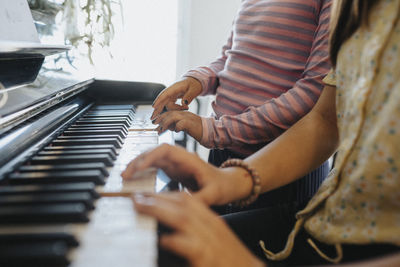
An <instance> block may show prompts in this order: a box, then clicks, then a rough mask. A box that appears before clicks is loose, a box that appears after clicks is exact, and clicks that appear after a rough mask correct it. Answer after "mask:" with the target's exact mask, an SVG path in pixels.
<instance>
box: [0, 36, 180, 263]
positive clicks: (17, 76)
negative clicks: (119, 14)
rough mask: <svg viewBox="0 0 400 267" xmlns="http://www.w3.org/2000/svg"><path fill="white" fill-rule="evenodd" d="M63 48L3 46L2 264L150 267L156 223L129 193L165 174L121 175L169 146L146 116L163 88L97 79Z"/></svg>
mask: <svg viewBox="0 0 400 267" xmlns="http://www.w3.org/2000/svg"><path fill="white" fill-rule="evenodd" d="M68 49H69V47H65V46H51V45H47V46H46V45H41V44H40V43H32V42H26V41H25V42H20V41H15V40H14V41H4V40H0V266H30V267H32V266H51V267H55V266H70V267H88V266H96V267H102V266H104V267H105V266H107V267H109V266H118V267H125V266H129V267H133V266H142V267H146V266H149V267H152V266H157V253H158V252H157V223H156V222H155V221H154V220H153V219H151V218H147V217H145V216H142V215H139V214H137V213H136V212H135V210H134V207H133V204H132V201H131V198H130V196H131V194H132V193H133V192H155V191H160V190H162V189H163V188H165V186H166V184H167V183H168V178H167V177H166V176H165V175H163V174H162V173H160V172H157V171H156V170H149V171H148V172H147V173H145V174H143V175H142V176H143V177H140V178H139V179H136V180H134V181H129V182H126V181H123V180H122V178H121V176H120V173H121V172H122V170H124V169H125V167H126V165H127V164H128V163H129V162H130V161H131V160H132V159H133V158H135V157H136V156H137V155H139V154H140V153H142V152H143V151H146V150H148V149H150V148H152V147H155V146H157V145H158V144H160V143H164V142H166V143H173V138H172V134H171V133H166V134H163V135H161V136H159V135H158V134H157V132H156V131H154V126H153V125H152V124H151V122H150V120H149V118H150V115H151V112H152V108H151V105H150V104H151V102H152V101H153V100H154V98H155V97H156V96H157V95H158V93H159V92H160V91H161V90H162V89H163V88H164V86H163V85H162V84H158V83H148V82H128V81H111V80H98V79H95V78H94V77H93V76H91V75H88V74H87V73H86V72H84V71H82V70H80V69H74V68H73V67H72V68H71V66H70V65H69V64H68V63H65V64H61V63H60V62H59V60H60V59H61V57H60V53H61V55H62V54H63V53H65V51H67V50H68ZM62 60H65V57H64V58H62ZM56 61H57V64H55V62H56ZM60 61H61V60H60Z"/></svg>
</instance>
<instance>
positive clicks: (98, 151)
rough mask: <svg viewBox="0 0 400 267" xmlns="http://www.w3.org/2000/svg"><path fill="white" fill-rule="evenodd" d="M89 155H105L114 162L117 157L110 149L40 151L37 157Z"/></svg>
mask: <svg viewBox="0 0 400 267" xmlns="http://www.w3.org/2000/svg"><path fill="white" fill-rule="evenodd" d="M91 154H95V155H97V154H107V155H108V156H110V158H111V159H113V160H115V159H116V158H117V155H115V153H114V152H113V151H112V150H111V149H83V150H78V149H76V150H64V151H62V150H58V151H57V150H55V151H40V152H39V153H38V154H37V155H38V156H57V155H91Z"/></svg>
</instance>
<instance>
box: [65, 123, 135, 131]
mask: <svg viewBox="0 0 400 267" xmlns="http://www.w3.org/2000/svg"><path fill="white" fill-rule="evenodd" d="M83 127H90V128H95V127H120V128H122V129H124V130H125V131H126V132H128V130H129V129H128V126H126V125H125V124H123V123H107V124H104V123H79V124H72V125H70V126H69V128H68V129H70V130H72V129H77V128H78V129H81V128H83Z"/></svg>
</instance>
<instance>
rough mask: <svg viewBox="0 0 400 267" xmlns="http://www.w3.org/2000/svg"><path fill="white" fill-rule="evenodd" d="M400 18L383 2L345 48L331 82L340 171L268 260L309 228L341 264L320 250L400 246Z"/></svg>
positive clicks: (396, 5)
mask: <svg viewBox="0 0 400 267" xmlns="http://www.w3.org/2000/svg"><path fill="white" fill-rule="evenodd" d="M399 17H400V1H398V0H380V1H378V3H377V4H376V6H374V8H373V10H372V12H371V14H370V20H369V27H362V28H361V29H359V30H357V31H356V32H355V33H354V34H353V36H352V37H351V38H350V39H349V40H347V41H346V42H345V43H344V44H343V45H342V47H341V49H340V52H339V55H338V62H337V66H336V72H335V73H334V72H331V73H330V74H328V76H327V77H326V78H325V79H324V82H325V83H327V84H330V85H335V84H336V86H337V92H336V110H337V123H338V129H339V139H340V146H339V149H338V152H337V156H336V161H335V166H334V168H333V170H332V171H331V173H330V174H329V176H328V178H327V179H326V180H325V182H324V183H323V184H322V185H321V187H320V189H319V191H318V192H317V194H316V195H315V196H314V197H313V199H312V200H311V201H310V202H309V204H308V205H307V207H306V208H305V209H304V210H302V211H300V212H298V214H297V218H298V221H297V223H296V226H295V229H294V230H293V232H292V233H291V235H290V236H289V240H288V244H287V246H286V248H285V250H284V251H282V252H280V253H278V254H273V253H271V252H270V251H268V250H266V249H265V248H264V251H265V254H266V256H267V257H268V258H271V259H283V258H285V257H287V256H288V255H289V254H290V251H291V247H292V245H293V242H294V237H295V235H296V233H297V232H298V231H299V229H300V228H301V227H302V226H303V225H304V227H305V229H306V230H307V232H309V233H310V234H311V235H312V236H313V237H314V238H316V239H317V240H319V241H321V242H324V243H327V244H332V245H336V247H337V248H338V249H337V251H338V253H339V255H338V257H337V258H336V259H329V258H327V257H326V256H325V255H323V253H322V252H320V251H319V250H318V248H316V247H314V248H315V249H316V250H317V252H318V253H319V254H320V255H321V256H323V257H326V258H327V260H331V261H333V262H338V261H340V259H341V253H342V251H341V247H340V244H342V243H347V244H368V243H390V244H394V245H398V246H400V18H399ZM311 244H312V245H313V243H312V242H311ZM262 246H263V244H262ZM313 246H315V245H313ZM344 253H345V252H344Z"/></svg>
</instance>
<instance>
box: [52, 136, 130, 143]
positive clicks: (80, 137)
mask: <svg viewBox="0 0 400 267" xmlns="http://www.w3.org/2000/svg"><path fill="white" fill-rule="evenodd" d="M102 138H113V139H115V140H117V141H118V142H119V143H120V144H121V145H122V144H123V140H122V138H121V137H120V136H119V135H76V136H74V135H73V136H65V135H60V136H59V137H57V139H56V140H72V139H102Z"/></svg>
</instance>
